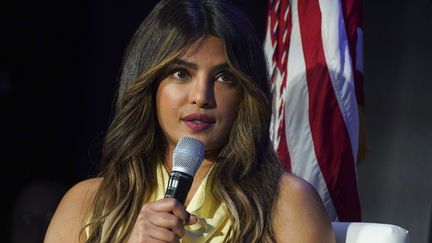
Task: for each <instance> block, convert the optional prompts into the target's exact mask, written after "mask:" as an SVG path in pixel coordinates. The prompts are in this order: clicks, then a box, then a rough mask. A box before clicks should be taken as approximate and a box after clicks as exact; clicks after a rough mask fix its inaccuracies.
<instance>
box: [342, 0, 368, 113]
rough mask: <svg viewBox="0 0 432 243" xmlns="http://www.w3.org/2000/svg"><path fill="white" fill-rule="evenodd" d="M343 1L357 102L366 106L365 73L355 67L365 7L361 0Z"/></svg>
mask: <svg viewBox="0 0 432 243" xmlns="http://www.w3.org/2000/svg"><path fill="white" fill-rule="evenodd" d="M341 3H342V12H343V16H344V22H345V32H346V34H347V38H348V44H349V50H350V56H351V61H352V66H353V73H354V82H355V90H356V97H357V103H358V104H359V105H361V106H364V93H363V74H362V73H361V72H360V71H359V70H357V69H356V68H355V67H356V61H357V59H356V57H357V53H356V47H357V41H358V36H357V28H362V26H363V19H362V16H363V8H362V6H361V3H360V1H359V0H346V1H341Z"/></svg>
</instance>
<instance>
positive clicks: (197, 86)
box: [190, 78, 216, 108]
mask: <svg viewBox="0 0 432 243" xmlns="http://www.w3.org/2000/svg"><path fill="white" fill-rule="evenodd" d="M190 102H191V103H192V104H195V105H198V107H200V108H213V107H214V106H215V104H216V102H215V96H214V84H213V82H212V81H211V80H210V79H209V78H199V79H197V80H196V81H194V82H192V87H191V89H190Z"/></svg>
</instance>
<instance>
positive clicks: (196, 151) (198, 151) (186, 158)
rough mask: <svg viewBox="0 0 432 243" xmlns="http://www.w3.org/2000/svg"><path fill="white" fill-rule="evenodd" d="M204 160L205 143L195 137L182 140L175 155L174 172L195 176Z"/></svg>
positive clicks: (175, 150)
mask: <svg viewBox="0 0 432 243" xmlns="http://www.w3.org/2000/svg"><path fill="white" fill-rule="evenodd" d="M203 160H204V143H203V142H201V141H200V140H198V139H196V138H193V137H182V138H180V140H179V142H178V143H177V146H176V147H175V149H174V154H173V169H172V170H173V171H179V172H183V173H186V174H188V175H190V176H192V177H194V176H195V173H196V172H197V170H198V168H199V167H200V166H201V163H202V161H203Z"/></svg>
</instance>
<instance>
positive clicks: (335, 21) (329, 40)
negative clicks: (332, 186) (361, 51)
mask: <svg viewBox="0 0 432 243" xmlns="http://www.w3.org/2000/svg"><path fill="white" fill-rule="evenodd" d="M319 5H320V9H321V15H322V22H321V33H322V41H323V43H322V45H323V49H324V55H325V59H326V62H327V67H328V70H329V74H330V79H331V81H332V84H333V89H334V91H335V95H336V99H337V101H338V103H339V108H340V110H341V112H342V116H343V119H344V121H345V126H346V127H347V131H348V134H349V137H350V141H351V148H352V152H353V158H354V161H355V160H356V158H357V151H358V143H359V138H358V134H359V117H358V107H357V99H356V94H355V84H354V76H353V70H352V63H351V57H350V53H349V45H348V40H347V35H346V32H345V24H344V18H343V12H342V7H341V3H340V0H331V1H329V0H319Z"/></svg>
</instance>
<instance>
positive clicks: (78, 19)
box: [0, 0, 432, 243]
mask: <svg viewBox="0 0 432 243" xmlns="http://www.w3.org/2000/svg"><path fill="white" fill-rule="evenodd" d="M156 2H157V1H155V0H153V1H145V3H144V1H121V2H120V1H83V0H80V1H49V0H42V1H36V2H35V1H28V0H18V1H13V2H12V1H9V3H6V2H2V3H1V4H0V19H1V21H0V27H1V32H0V101H1V103H0V145H1V146H0V161H1V166H2V170H1V171H2V176H0V178H1V185H2V187H3V188H4V192H3V193H2V194H3V197H2V201H3V203H4V204H6V205H7V206H6V207H5V208H4V212H5V213H3V217H2V220H1V228H2V230H5V231H4V232H6V233H7V235H9V232H11V231H12V229H13V228H14V227H18V226H19V227H20V230H21V231H20V234H21V235H27V236H31V235H32V234H35V235H36V234H38V233H37V232H34V231H33V229H32V227H31V225H34V224H37V225H38V227H39V228H40V229H43V228H44V227H45V226H46V223H47V221H48V219H49V217H50V215H49V211H50V210H49V209H47V210H46V212H48V214H46V213H45V214H44V215H40V216H38V217H34V216H31V213H30V212H25V213H22V211H20V206H14V205H21V204H20V202H22V201H24V202H27V203H28V202H30V203H31V204H33V205H39V204H42V202H41V200H42V199H41V198H49V197H50V196H49V195H50V194H49V193H51V195H52V198H53V201H55V202H56V203H57V200H58V198H60V197H61V195H62V193H63V192H64V190H66V188H69V187H70V186H71V185H73V184H74V183H76V182H78V181H80V180H82V179H85V178H87V177H89V176H92V175H94V174H95V172H96V171H97V168H98V158H99V150H100V144H101V141H102V137H103V134H104V131H105V129H106V127H107V123H108V121H109V119H110V115H111V110H112V106H113V98H114V94H115V89H116V81H117V77H118V74H119V68H120V62H121V58H122V53H123V51H124V49H125V47H126V45H127V42H128V40H129V39H130V37H131V35H132V34H133V32H134V31H135V29H136V28H137V26H138V24H139V23H140V21H141V20H142V19H143V18H144V17H145V16H146V15H147V14H148V12H149V11H150V9H151V8H152V6H153V5H154V4H155V3H156ZM234 2H237V3H238V4H239V5H240V6H242V7H243V9H244V10H245V12H246V14H247V15H249V16H250V17H251V18H252V20H253V22H254V23H255V26H256V28H257V31H258V33H259V34H260V36H261V38H263V37H264V31H265V11H264V9H265V1H264V0H262V1H247V0H243V1H239V0H237V1H234ZM363 6H364V19H365V24H364V50H365V63H364V65H365V74H364V80H365V87H364V88H365V102H366V104H365V108H366V126H367V143H368V150H369V151H368V154H367V155H366V160H365V161H364V162H363V163H361V164H360V165H359V167H358V180H359V191H360V198H361V202H362V211H363V221H370V222H382V223H391V224H397V225H399V226H402V227H404V228H406V229H408V230H409V231H410V234H411V242H412V243H427V242H428V243H431V242H432V236H431V228H432V226H431V221H432V219H431V216H432V175H431V174H432V130H431V125H432V45H431V43H432V1H430V0H429V1H428V0H423V1H422V0H413V1H389V0H387V1H373V0H364V1H363ZM32 182H38V183H37V185H36V186H34V187H32V188H31V189H32V190H30V191H27V193H24V195H23V194H20V192H23V189H25V188H27V187H26V186H27V185H29V184H30V183H32ZM41 185H42V186H41ZM43 185H49V186H48V187H49V188H52V191H50V192H46V191H43V189H42V190H41V189H38V188H41V187H42V188H43V187H44V186H43ZM38 186H39V187H38ZM35 188H36V189H35ZM44 193H46V194H44ZM50 207H51V208H52V207H53V206H50ZM14 210H15V211H14ZM35 210H36V209H35ZM13 218H15V219H13ZM27 242H28V241H27Z"/></svg>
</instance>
